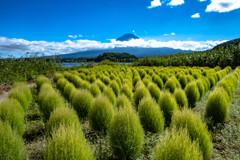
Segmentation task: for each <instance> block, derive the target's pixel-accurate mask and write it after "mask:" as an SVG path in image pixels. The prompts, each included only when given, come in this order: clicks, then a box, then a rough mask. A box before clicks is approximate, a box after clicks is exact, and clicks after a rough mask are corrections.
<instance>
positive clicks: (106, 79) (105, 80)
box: [102, 76, 111, 85]
mask: <svg viewBox="0 0 240 160" xmlns="http://www.w3.org/2000/svg"><path fill="white" fill-rule="evenodd" d="M102 81H103V83H105V85H109V83H110V82H111V80H110V78H109V77H107V76H103V79H102Z"/></svg>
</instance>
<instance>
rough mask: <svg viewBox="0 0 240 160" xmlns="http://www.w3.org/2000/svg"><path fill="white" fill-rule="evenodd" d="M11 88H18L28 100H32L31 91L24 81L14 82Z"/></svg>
mask: <svg viewBox="0 0 240 160" xmlns="http://www.w3.org/2000/svg"><path fill="white" fill-rule="evenodd" d="M12 88H14V89H15V88H18V89H19V90H21V91H22V93H23V94H24V95H25V96H26V97H27V100H28V102H31V101H32V93H31V91H30V89H29V87H28V86H27V84H26V83H25V82H16V83H14V85H13V87H12Z"/></svg>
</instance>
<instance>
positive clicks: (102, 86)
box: [95, 79, 106, 91]
mask: <svg viewBox="0 0 240 160" xmlns="http://www.w3.org/2000/svg"><path fill="white" fill-rule="evenodd" d="M95 83H96V84H97V85H98V87H99V88H100V89H101V91H103V90H104V88H105V87H106V85H105V84H104V83H103V82H102V81H101V80H100V79H97V80H96V81H95Z"/></svg>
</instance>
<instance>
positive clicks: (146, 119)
mask: <svg viewBox="0 0 240 160" xmlns="http://www.w3.org/2000/svg"><path fill="white" fill-rule="evenodd" d="M138 115H139V117H140V120H141V124H142V126H143V128H144V130H145V131H150V132H152V133H161V132H163V130H164V122H165V120H164V116H163V112H162V111H161V110H160V109H159V106H158V104H157V103H156V101H155V100H154V99H153V98H151V97H144V98H143V99H142V100H141V101H140V103H139V106H138Z"/></svg>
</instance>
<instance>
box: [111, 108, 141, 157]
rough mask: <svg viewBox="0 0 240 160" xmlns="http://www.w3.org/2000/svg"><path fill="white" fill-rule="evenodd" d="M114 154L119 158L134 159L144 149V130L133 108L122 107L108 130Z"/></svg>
mask: <svg viewBox="0 0 240 160" xmlns="http://www.w3.org/2000/svg"><path fill="white" fill-rule="evenodd" d="M108 136H109V142H110V146H111V149H112V151H113V154H114V155H115V156H117V157H118V158H119V159H134V158H135V157H136V156H137V155H138V154H139V153H140V152H141V150H142V147H143V140H144V132H143V129H142V126H141V123H140V120H139V117H138V116H137V114H136V113H135V112H134V110H133V109H131V108H128V107H120V108H119V109H118V110H117V111H116V113H115V116H114V119H113V121H112V122H111V124H110V128H109V130H108Z"/></svg>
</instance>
